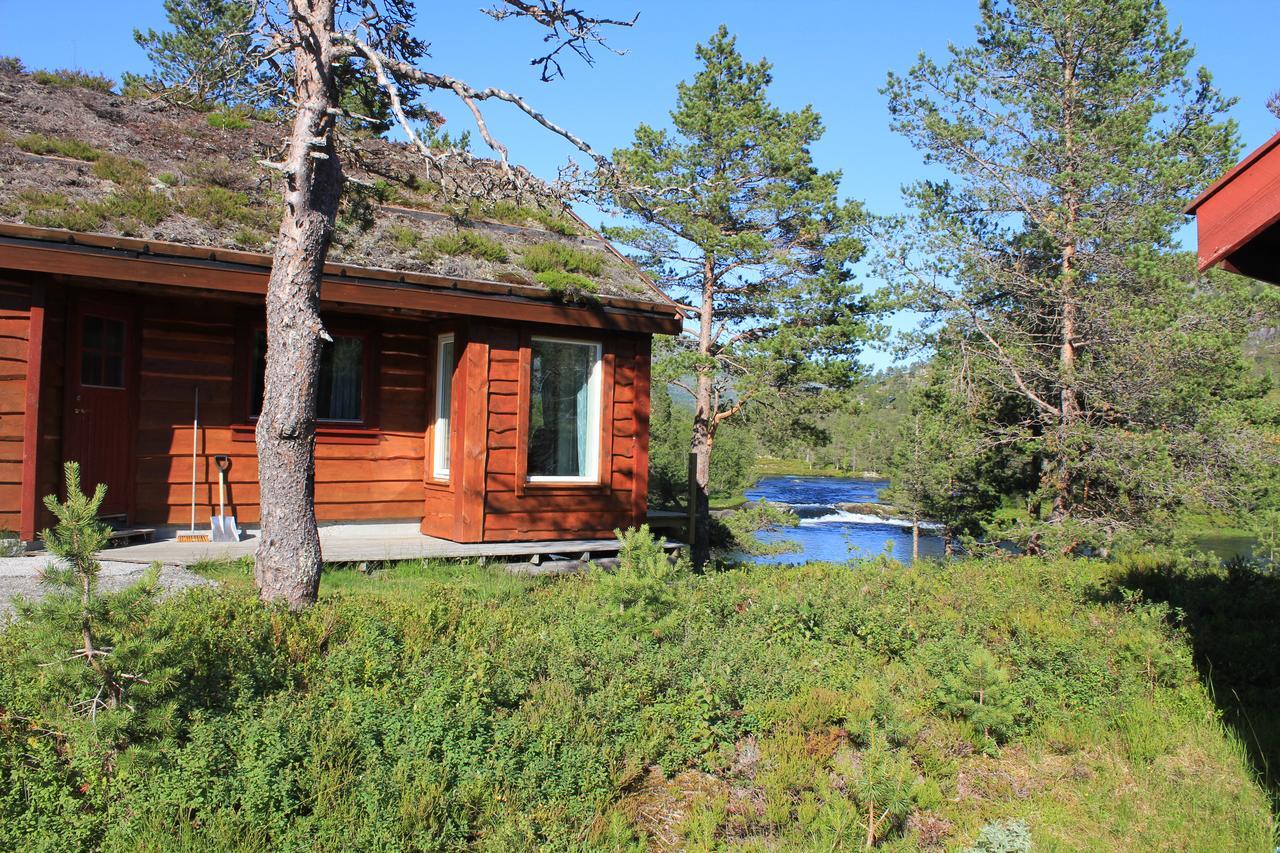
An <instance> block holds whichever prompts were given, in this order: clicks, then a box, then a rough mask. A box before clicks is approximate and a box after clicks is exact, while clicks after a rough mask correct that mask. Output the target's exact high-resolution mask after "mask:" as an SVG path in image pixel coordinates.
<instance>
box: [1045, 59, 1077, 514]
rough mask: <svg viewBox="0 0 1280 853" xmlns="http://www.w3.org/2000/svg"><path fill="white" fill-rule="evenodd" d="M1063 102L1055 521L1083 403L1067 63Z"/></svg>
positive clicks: (1067, 498) (1071, 71)
mask: <svg viewBox="0 0 1280 853" xmlns="http://www.w3.org/2000/svg"><path fill="white" fill-rule="evenodd" d="M1062 82H1063V91H1064V103H1063V110H1062V116H1063V124H1062V135H1063V143H1064V148H1065V152H1066V169H1067V170H1068V176H1067V180H1066V189H1065V191H1064V193H1063V202H1064V204H1065V207H1066V217H1065V220H1066V221H1065V222H1064V234H1065V235H1066V236H1065V240H1064V242H1063V246H1062V258H1061V262H1060V271H1059V274H1060V276H1061V279H1060V284H1059V298H1060V301H1061V309H1060V310H1061V317H1060V335H1061V339H1060V341H1059V348H1058V386H1059V394H1058V410H1059V417H1058V441H1057V445H1058V446H1057V464H1056V466H1055V470H1054V482H1053V487H1054V492H1053V510H1052V512H1051V514H1050V519H1051V520H1052V521H1062V520H1063V519H1065V518H1067V517H1069V516H1070V515H1071V483H1072V476H1073V475H1072V470H1071V449H1070V447H1069V446H1068V445H1069V442H1070V440H1071V434H1072V432H1073V431H1074V429H1075V426H1076V423H1077V421H1079V419H1080V400H1079V397H1078V396H1077V394H1076V387H1075V381H1076V379H1075V369H1076V339H1077V335H1076V319H1077V313H1078V310H1079V307H1078V302H1077V295H1076V291H1075V280H1074V279H1075V275H1076V270H1075V260H1076V251H1077V244H1076V223H1077V222H1078V220H1079V217H1080V199H1079V194H1078V190H1077V188H1076V186H1075V179H1074V173H1075V170H1076V157H1075V150H1076V149H1075V109H1076V100H1075V87H1076V80H1075V65H1074V63H1073V61H1072V60H1070V59H1068V60H1066V62H1065V64H1064V66H1063V73H1062Z"/></svg>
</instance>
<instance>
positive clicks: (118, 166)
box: [93, 154, 151, 185]
mask: <svg viewBox="0 0 1280 853" xmlns="http://www.w3.org/2000/svg"><path fill="white" fill-rule="evenodd" d="M93 173H94V174H95V175H97V176H98V177H99V178H102V179H103V180H107V181H113V182H114V183H117V184H122V185H137V184H146V183H149V182H150V178H151V176H150V173H149V172H148V171H147V167H146V166H145V165H143V164H142V163H140V162H138V161H137V160H130V159H128V158H127V157H117V156H116V155H114V154H103V155H102V156H101V157H99V158H98V160H97V161H96V162H95V163H94V164H93Z"/></svg>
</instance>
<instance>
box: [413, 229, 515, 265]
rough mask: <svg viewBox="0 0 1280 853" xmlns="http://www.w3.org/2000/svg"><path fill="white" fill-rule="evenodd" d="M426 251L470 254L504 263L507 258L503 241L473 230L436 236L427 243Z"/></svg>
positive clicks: (483, 259) (484, 259) (442, 253)
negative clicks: (500, 241)
mask: <svg viewBox="0 0 1280 853" xmlns="http://www.w3.org/2000/svg"><path fill="white" fill-rule="evenodd" d="M424 251H425V252H429V253H433V254H438V255H470V256H471V257H473V258H479V259H480V260H482V261H491V262H493V263H503V262H504V261H506V260H507V250H506V249H505V248H503V246H502V244H501V243H499V242H498V241H497V240H491V239H489V238H488V237H485V236H484V235H483V234H476V233H475V232H473V231H459V232H457V233H456V234H442V235H440V236H439V237H434V238H432V239H431V241H430V242H428V243H427V245H426V247H425V249H424Z"/></svg>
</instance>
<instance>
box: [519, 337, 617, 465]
mask: <svg viewBox="0 0 1280 853" xmlns="http://www.w3.org/2000/svg"><path fill="white" fill-rule="evenodd" d="M529 341H530V346H531V347H532V345H533V342H535V341H537V342H540V343H548V344H573V345H575V346H583V347H591V350H592V354H593V356H594V359H593V361H592V363H591V378H589V379H588V380H587V415H588V417H589V418H590V420H589V421H588V423H587V442H588V443H587V472H586V474H583V475H581V476H578V477H559V476H555V475H549V474H538V475H528V476H527V477H526V479H527V480H528V482H530V483H585V484H597V483H599V482H600V431H601V424H602V421H603V418H602V417H601V415H602V410H603V408H604V400H603V384H604V345H603V344H602V343H601V342H600V341H584V340H581V339H578V338H553V337H546V336H542V335H534V336H532V337H530V338H529ZM528 381H529V388H530V392H529V395H528V396H529V401H530V402H529V406H530V409H532V406H533V402H532V401H533V390H532V389H533V358H532V354H530V359H529V379H528ZM532 415H533V413H532V411H525V412H522V413H521V415H520V416H521V417H522V418H524V419H525V429H526V431H527V430H530V429H532V424H531V423H530V421H531V420H532ZM523 450H524V454H525V465H526V466H527V465H528V454H529V447H528V444H527V442H526V445H525V447H524V448H523Z"/></svg>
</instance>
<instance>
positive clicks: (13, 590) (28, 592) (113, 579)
mask: <svg viewBox="0 0 1280 853" xmlns="http://www.w3.org/2000/svg"><path fill="white" fill-rule="evenodd" d="M51 559H53V558H52V557H4V558H0V616H3V615H4V614H7V613H9V611H11V610H12V609H13V608H12V606H11V601H12V600H13V598H14V596H18V595H21V596H23V597H25V598H39V597H40V596H42V595H44V594H45V591H46V590H45V588H44V586H43V585H42V584H41V583H40V570H41V569H43V568H44V567H45V565H46V564H47V563H48V562H49V561H50V560H51ZM146 570H147V567H146V566H144V565H141V564H139V563H113V562H109V561H105V560H104V561H103V563H102V574H101V575H100V576H99V577H100V588H101V589H102V591H104V592H114V591H116V590H119V589H123V588H124V587H126V586H128V585H129V584H131V583H134V582H135V581H137V580H138V579H139V578H141V577H142V574H143V572H145V571H146ZM160 586H161V588H163V589H164V590H165V591H177V590H183V589H187V588H188V587H193V586H213V581H211V580H208V579H207V578H202V577H200V576H199V575H197V574H195V573H193V572H189V571H187V570H186V569H183V568H181V567H179V566H164V567H163V568H161V569H160Z"/></svg>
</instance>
